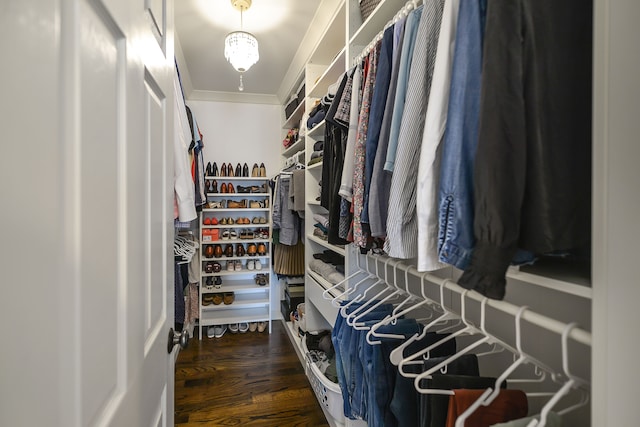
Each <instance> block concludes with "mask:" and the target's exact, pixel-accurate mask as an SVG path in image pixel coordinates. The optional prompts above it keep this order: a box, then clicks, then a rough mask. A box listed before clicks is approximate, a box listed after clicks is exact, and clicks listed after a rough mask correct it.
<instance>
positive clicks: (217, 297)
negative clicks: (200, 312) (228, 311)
mask: <svg viewBox="0 0 640 427" xmlns="http://www.w3.org/2000/svg"><path fill="white" fill-rule="evenodd" d="M223 299H224V298H223V296H222V294H221V293H219V292H218V293H215V294H213V301H212V302H213V304H214V305H220V304H221V303H222V300H223Z"/></svg>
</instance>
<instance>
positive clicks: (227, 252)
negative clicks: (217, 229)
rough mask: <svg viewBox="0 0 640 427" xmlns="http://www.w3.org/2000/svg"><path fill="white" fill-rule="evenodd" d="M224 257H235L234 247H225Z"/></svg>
mask: <svg viewBox="0 0 640 427" xmlns="http://www.w3.org/2000/svg"><path fill="white" fill-rule="evenodd" d="M224 255H225V256H226V257H232V256H233V245H231V244H229V245H227V246H225V248H224Z"/></svg>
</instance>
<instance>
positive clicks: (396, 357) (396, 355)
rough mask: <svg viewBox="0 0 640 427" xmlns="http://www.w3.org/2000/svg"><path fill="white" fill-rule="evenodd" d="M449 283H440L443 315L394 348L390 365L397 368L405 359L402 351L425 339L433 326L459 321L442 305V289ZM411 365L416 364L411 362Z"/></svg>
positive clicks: (448, 280)
mask: <svg viewBox="0 0 640 427" xmlns="http://www.w3.org/2000/svg"><path fill="white" fill-rule="evenodd" d="M449 282H451V283H453V280H451V279H445V280H443V281H442V282H441V283H440V308H442V310H443V311H444V313H443V314H442V315H441V316H440V317H438V318H437V319H435V320H433V321H431V323H429V324H428V325H426V326H425V327H424V328H423V329H422V332H421V333H419V334H415V335H414V336H412V337H411V338H409V339H408V340H407V341H405V342H403V343H402V344H400V345H399V346H398V347H396V348H394V349H393V350H392V351H391V354H390V356H389V358H390V360H391V363H393V364H394V365H396V366H399V365H400V362H401V361H403V360H404V359H405V357H404V349H405V348H407V347H408V346H409V345H411V344H412V343H414V342H416V341H420V340H421V339H423V338H424V337H426V336H427V333H428V332H429V330H430V329H431V328H433V327H434V326H436V325H438V324H439V323H442V322H448V321H450V320H459V319H460V318H459V317H458V316H457V315H456V314H454V313H451V312H450V311H449V310H447V308H446V306H445V304H444V288H445V287H446V284H447V283H449ZM423 295H424V290H423ZM413 363H418V362H413ZM405 364H408V363H407V362H405ZM401 372H402V371H401Z"/></svg>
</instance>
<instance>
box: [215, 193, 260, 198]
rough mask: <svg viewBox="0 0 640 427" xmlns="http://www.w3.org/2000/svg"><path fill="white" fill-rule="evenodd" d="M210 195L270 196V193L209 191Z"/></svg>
mask: <svg viewBox="0 0 640 427" xmlns="http://www.w3.org/2000/svg"><path fill="white" fill-rule="evenodd" d="M207 196H209V197H269V193H238V192H235V193H220V192H217V193H212V192H208V193H207Z"/></svg>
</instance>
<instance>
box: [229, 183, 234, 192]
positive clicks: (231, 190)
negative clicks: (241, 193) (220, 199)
mask: <svg viewBox="0 0 640 427" xmlns="http://www.w3.org/2000/svg"><path fill="white" fill-rule="evenodd" d="M227 192H228V193H235V192H236V189H235V188H234V187H233V184H232V183H229V184H228V185H227Z"/></svg>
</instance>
